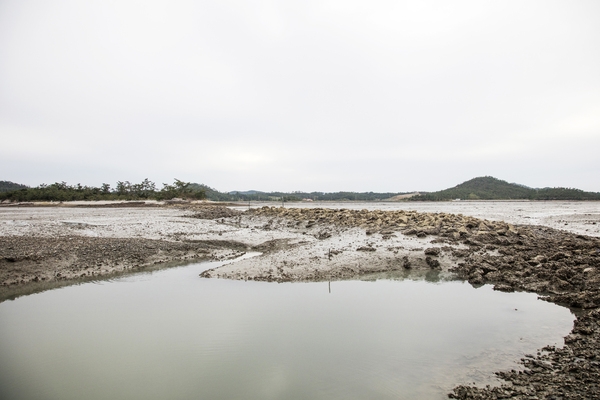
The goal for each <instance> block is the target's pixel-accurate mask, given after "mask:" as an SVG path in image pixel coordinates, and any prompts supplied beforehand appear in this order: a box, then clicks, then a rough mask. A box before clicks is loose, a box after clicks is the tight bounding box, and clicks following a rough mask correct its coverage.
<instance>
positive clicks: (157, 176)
mask: <svg viewBox="0 0 600 400" xmlns="http://www.w3.org/2000/svg"><path fill="white" fill-rule="evenodd" d="M599 20H600V4H598V3H597V2H595V1H530V2H520V1H506V2H486V1H483V2H482V1H473V2H468V1H465V2H458V3H457V2H453V3H452V4H449V3H448V2H444V1H432V2H423V1H419V2H416V1H415V2H392V1H389V2H370V3H368V4H367V3H364V2H352V1H314V2H310V1H309V2H285V3H283V4H280V3H279V2H273V1H261V2H227V1H219V2H193V1H190V2H184V1H181V2H152V1H144V2H126V1H119V2H105V1H98V2H77V1H73V2H60V1H52V2H45V1H30V2H23V1H3V2H2V3H0V60H1V61H0V135H1V140H2V146H1V147H0V169H1V171H2V177H1V178H2V179H10V180H14V181H18V182H23V183H28V184H39V183H42V182H46V183H49V182H53V181H57V180H67V181H69V182H71V183H75V182H82V183H84V184H94V185H97V184H100V183H101V182H103V181H107V182H115V181H116V180H125V179H128V180H134V181H135V180H141V179H143V178H145V177H149V178H150V179H152V180H156V181H157V182H168V181H171V180H172V179H173V178H174V177H177V178H179V179H184V180H189V181H194V182H203V183H206V184H209V185H211V186H214V187H216V188H218V189H220V190H234V189H237V190H244V189H251V188H252V189H261V190H322V191H335V190H361V191H363V190H373V191H404V190H413V189H418V190H437V189H441V188H445V187H448V186H451V185H454V184H456V183H459V182H461V181H463V180H466V179H470V178H472V177H475V176H480V175H493V176H496V177H498V178H501V179H505V180H508V181H516V182H520V183H524V184H527V185H530V186H539V187H543V186H571V187H579V188H582V189H586V190H594V191H600V180H598V179H597V177H598V176H600V161H598V160H600V157H598V156H597V154H596V153H597V149H599V148H600V74H599V73H598V71H600V24H598V21H599Z"/></svg>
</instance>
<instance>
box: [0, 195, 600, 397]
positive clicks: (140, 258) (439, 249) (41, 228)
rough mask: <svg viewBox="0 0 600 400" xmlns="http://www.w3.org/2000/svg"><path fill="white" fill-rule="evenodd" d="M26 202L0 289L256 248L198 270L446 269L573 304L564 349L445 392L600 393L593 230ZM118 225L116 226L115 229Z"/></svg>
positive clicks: (313, 274) (363, 215)
mask: <svg viewBox="0 0 600 400" xmlns="http://www.w3.org/2000/svg"><path fill="white" fill-rule="evenodd" d="M4 210H7V209H4ZM13 210H16V209H15V208H11V211H13ZM23 210H37V211H35V212H33V211H32V212H25V213H21V214H19V213H17V214H19V215H17V217H19V218H21V219H18V218H17V217H15V215H13V214H11V218H13V219H8V218H5V220H4V225H0V228H3V229H0V272H1V273H2V274H4V275H6V274H7V273H8V275H10V276H9V278H7V279H5V278H4V275H2V277H3V279H1V280H0V281H1V282H2V287H1V289H0V290H2V291H3V292H4V293H6V292H7V290H8V291H10V290H14V291H16V292H19V290H20V289H23V288H25V287H26V286H27V284H26V283H25V282H31V281H33V282H34V285H38V286H39V285H41V282H42V279H41V278H42V277H45V278H46V279H44V280H43V282H44V284H48V285H50V284H51V283H52V282H58V283H60V282H63V283H65V284H76V283H78V282H80V281H77V280H75V281H72V280H73V278H78V279H82V278H83V279H91V278H90V277H100V276H109V275H110V274H114V273H119V272H120V271H139V270H143V269H144V268H148V267H152V266H159V265H161V264H160V263H163V262H186V261H189V260H199V261H200V260H205V259H233V258H235V257H237V256H239V255H240V254H243V253H244V252H246V251H260V252H262V253H263V254H262V255H260V256H258V257H253V258H248V259H245V260H241V261H238V262H235V263H230V264H226V265H224V266H221V267H219V268H216V269H213V270H208V271H206V272H204V273H203V274H202V276H204V277H206V278H208V277H213V278H228V279H252V280H263V281H277V282H286V281H302V280H325V279H334V280H335V279H345V278H349V277H352V276H356V275H362V274H369V273H374V272H394V271H396V272H402V271H409V270H412V271H435V272H439V273H448V274H455V275H456V276H457V277H459V278H460V279H463V280H466V281H468V282H469V283H471V284H472V285H474V286H478V285H482V284H493V285H494V288H495V290H502V291H509V292H510V291H528V292H534V293H537V294H538V295H540V296H541V297H542V298H543V299H544V300H547V301H550V302H553V303H556V304H559V305H563V306H568V307H570V308H571V309H572V311H574V313H575V314H576V316H577V319H576V320H575V323H574V327H573V330H572V332H571V333H570V334H569V335H568V336H567V337H566V338H565V346H564V347H563V348H554V347H545V348H544V349H540V352H539V353H538V355H536V356H531V357H526V358H524V359H523V360H522V361H521V363H522V365H523V366H524V367H525V370H524V371H519V372H517V371H504V372H498V373H497V375H498V377H500V378H501V379H503V380H504V381H505V382H506V383H505V384H503V385H501V386H499V387H494V388H477V387H470V386H458V387H456V388H455V389H454V391H453V392H452V393H451V394H450V397H452V398H459V399H495V398H507V397H513V398H517V399H521V398H522V399H525V398H531V396H538V398H552V396H555V397H556V398H561V397H562V398H577V397H581V398H600V359H598V358H597V355H600V325H599V324H598V322H599V320H600V238H598V237H593V236H585V235H581V234H577V233H570V232H565V231H563V230H558V229H554V228H550V227H546V226H536V225H513V224H508V223H505V222H502V221H490V220H483V219H478V218H475V217H471V216H464V215H460V214H448V213H439V212H438V213H422V212H416V211H405V210H395V211H378V210H373V211H368V210H351V209H331V208H315V207H311V208H274V207H270V208H269V207H263V208H258V209H257V208H253V209H250V210H248V211H245V212H240V211H235V210H232V209H230V208H226V207H221V208H219V207H212V206H211V207H197V208H194V209H184V208H162V207H158V208H143V207H142V208H120V207H119V208H112V209H111V208H100V209H97V210H95V209H91V208H86V209H78V208H71V209H70V210H68V209H67V207H64V208H62V207H61V208H51V209H49V210H55V211H53V212H52V211H48V213H46V210H44V209H38V208H24V209H23ZM56 210H60V211H56ZM73 210H75V211H73ZM0 216H1V215H0ZM63 217H64V218H63ZM53 218H54V219H53ZM7 221H12V222H7ZM115 224H116V225H119V224H120V225H119V226H117V227H116V229H113V228H115V227H114V226H112V225H115ZM34 233H37V234H34ZM48 265H52V266H53V268H54V269H50V268H49V267H48ZM11 271H12V272H11ZM62 271H64V273H63V272H62ZM82 273H83V274H84V275H83V276H81V274H82ZM11 274H12V275H11ZM43 274H46V275H43ZM59 274H60V275H59ZM34 277H37V278H38V281H37V282H36V281H35V280H34ZM11 279H12V281H11ZM21 281H22V282H21ZM5 282H6V283H8V282H11V283H8V284H5ZM40 290H43V288H42V289H40Z"/></svg>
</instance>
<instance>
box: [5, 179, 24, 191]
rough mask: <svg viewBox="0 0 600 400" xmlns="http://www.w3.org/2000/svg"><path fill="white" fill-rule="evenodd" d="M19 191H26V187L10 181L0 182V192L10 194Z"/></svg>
mask: <svg viewBox="0 0 600 400" xmlns="http://www.w3.org/2000/svg"><path fill="white" fill-rule="evenodd" d="M19 189H27V186H26V185H21V184H20V183H14V182H10V181H0V192H10V191H13V190H19Z"/></svg>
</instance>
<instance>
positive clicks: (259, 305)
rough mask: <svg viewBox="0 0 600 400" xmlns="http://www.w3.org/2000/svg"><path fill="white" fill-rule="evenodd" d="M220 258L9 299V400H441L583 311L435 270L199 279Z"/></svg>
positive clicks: (552, 338)
mask: <svg viewBox="0 0 600 400" xmlns="http://www.w3.org/2000/svg"><path fill="white" fill-rule="evenodd" d="M215 266H216V264H214V263H207V264H204V265H199V264H197V265H189V266H186V267H181V268H174V269H169V270H162V271H156V272H152V273H148V274H142V275H133V276H130V277H124V278H120V279H117V280H116V281H114V282H110V283H108V282H107V283H105V284H103V285H93V284H83V285H79V286H74V287H68V288H62V289H58V290H53V291H49V292H44V293H40V294H35V295H31V296H27V297H22V298H19V299H17V300H15V301H12V302H4V303H2V304H0V321H1V323H0V391H2V392H1V393H0V398H10V399H82V398H85V399H106V398H115V399H165V398H173V399H177V398H181V399H187V398H206V399H219V398H222V399H281V398H286V399H306V398H311V399H365V398H377V399H417V398H418V399H436V398H440V399H441V398H445V393H447V392H448V391H449V389H450V388H451V387H452V386H453V385H454V384H456V383H466V382H473V381H477V382H481V383H486V382H488V381H490V380H493V375H492V373H493V372H494V371H496V370H497V369H498V368H513V367H515V366H516V365H515V364H514V361H515V360H517V359H518V358H519V357H520V356H521V355H522V354H523V353H530V352H533V351H535V350H536V349H537V348H539V347H542V346H544V345H546V344H554V343H557V344H561V337H562V336H563V335H565V334H567V333H568V332H569V330H570V329H571V327H572V321H573V317H572V315H571V314H570V313H569V311H568V310H566V309H564V308H561V307H558V306H556V305H553V304H550V303H547V302H542V301H538V300H536V296H535V295H532V294H526V293H502V292H495V291H493V290H491V288H490V287H482V288H479V289H474V288H473V287H471V286H470V285H468V284H466V283H463V282H459V281H452V280H448V279H450V277H445V276H443V275H441V274H436V273H435V272H433V271H432V272H433V273H432V272H428V273H423V274H420V273H419V272H418V271H407V272H406V273H404V272H401V273H399V274H392V275H390V274H376V275H371V276H369V277H363V279H364V280H353V281H334V282H317V283H296V284H291V283H283V284H277V283H266V282H252V281H249V282H243V281H227V280H218V279H201V278H199V277H198V274H199V273H200V272H201V271H202V270H203V269H206V268H214V267H215ZM382 278H384V279H382ZM407 278H408V279H407ZM432 283H434V284H432ZM330 288H331V292H330V290H329V289H330ZM515 309H518V311H517V310H515Z"/></svg>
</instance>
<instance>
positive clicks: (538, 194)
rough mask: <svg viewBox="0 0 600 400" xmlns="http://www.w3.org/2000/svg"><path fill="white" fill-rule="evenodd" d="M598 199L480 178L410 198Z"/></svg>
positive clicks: (579, 192) (599, 197) (591, 194)
mask: <svg viewBox="0 0 600 400" xmlns="http://www.w3.org/2000/svg"><path fill="white" fill-rule="evenodd" d="M457 199H458V200H600V193H596V192H585V191H583V190H580V189H572V188H560V187H559V188H543V189H534V188H530V187H527V186H525V185H521V184H517V183H508V182H506V181H503V180H500V179H497V178H494V177H492V176H482V177H478V178H473V179H471V180H468V181H466V182H463V183H461V184H460V185H456V186H454V187H452V188H449V189H445V190H440V191H437V192H430V193H426V194H422V195H419V196H414V197H412V198H411V199H410V200H416V201H444V200H457Z"/></svg>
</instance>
